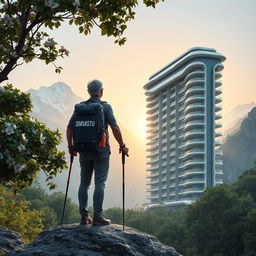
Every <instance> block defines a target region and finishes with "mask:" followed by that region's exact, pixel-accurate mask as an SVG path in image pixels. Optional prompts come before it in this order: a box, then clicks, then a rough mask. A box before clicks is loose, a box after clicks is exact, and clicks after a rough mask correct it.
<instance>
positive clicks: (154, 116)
mask: <svg viewBox="0 0 256 256" xmlns="http://www.w3.org/2000/svg"><path fill="white" fill-rule="evenodd" d="M158 117H159V113H158V112H155V114H153V115H150V116H148V117H147V118H146V121H153V120H155V119H158Z"/></svg>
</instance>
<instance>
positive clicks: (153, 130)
mask: <svg viewBox="0 0 256 256" xmlns="http://www.w3.org/2000/svg"><path fill="white" fill-rule="evenodd" d="M154 132H156V133H158V127H153V128H150V129H148V130H146V133H151V134H152V133H154Z"/></svg>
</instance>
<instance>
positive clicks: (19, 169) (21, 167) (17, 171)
mask: <svg viewBox="0 0 256 256" xmlns="http://www.w3.org/2000/svg"><path fill="white" fill-rule="evenodd" d="M24 167H25V165H20V164H16V165H14V171H15V173H20V172H21V171H22V170H23V169H24Z"/></svg>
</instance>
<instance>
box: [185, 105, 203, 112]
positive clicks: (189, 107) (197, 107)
mask: <svg viewBox="0 0 256 256" xmlns="http://www.w3.org/2000/svg"><path fill="white" fill-rule="evenodd" d="M203 108H204V104H202V103H192V104H189V105H187V106H186V107H185V109H184V113H185V114H187V113H189V112H191V111H195V110H201V109H203Z"/></svg>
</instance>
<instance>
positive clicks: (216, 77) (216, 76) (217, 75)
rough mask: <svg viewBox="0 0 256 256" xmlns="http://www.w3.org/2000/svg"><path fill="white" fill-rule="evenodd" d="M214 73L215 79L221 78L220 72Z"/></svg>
mask: <svg viewBox="0 0 256 256" xmlns="http://www.w3.org/2000/svg"><path fill="white" fill-rule="evenodd" d="M214 75H215V79H216V80H217V79H220V78H222V74H221V72H215V74H214Z"/></svg>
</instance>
